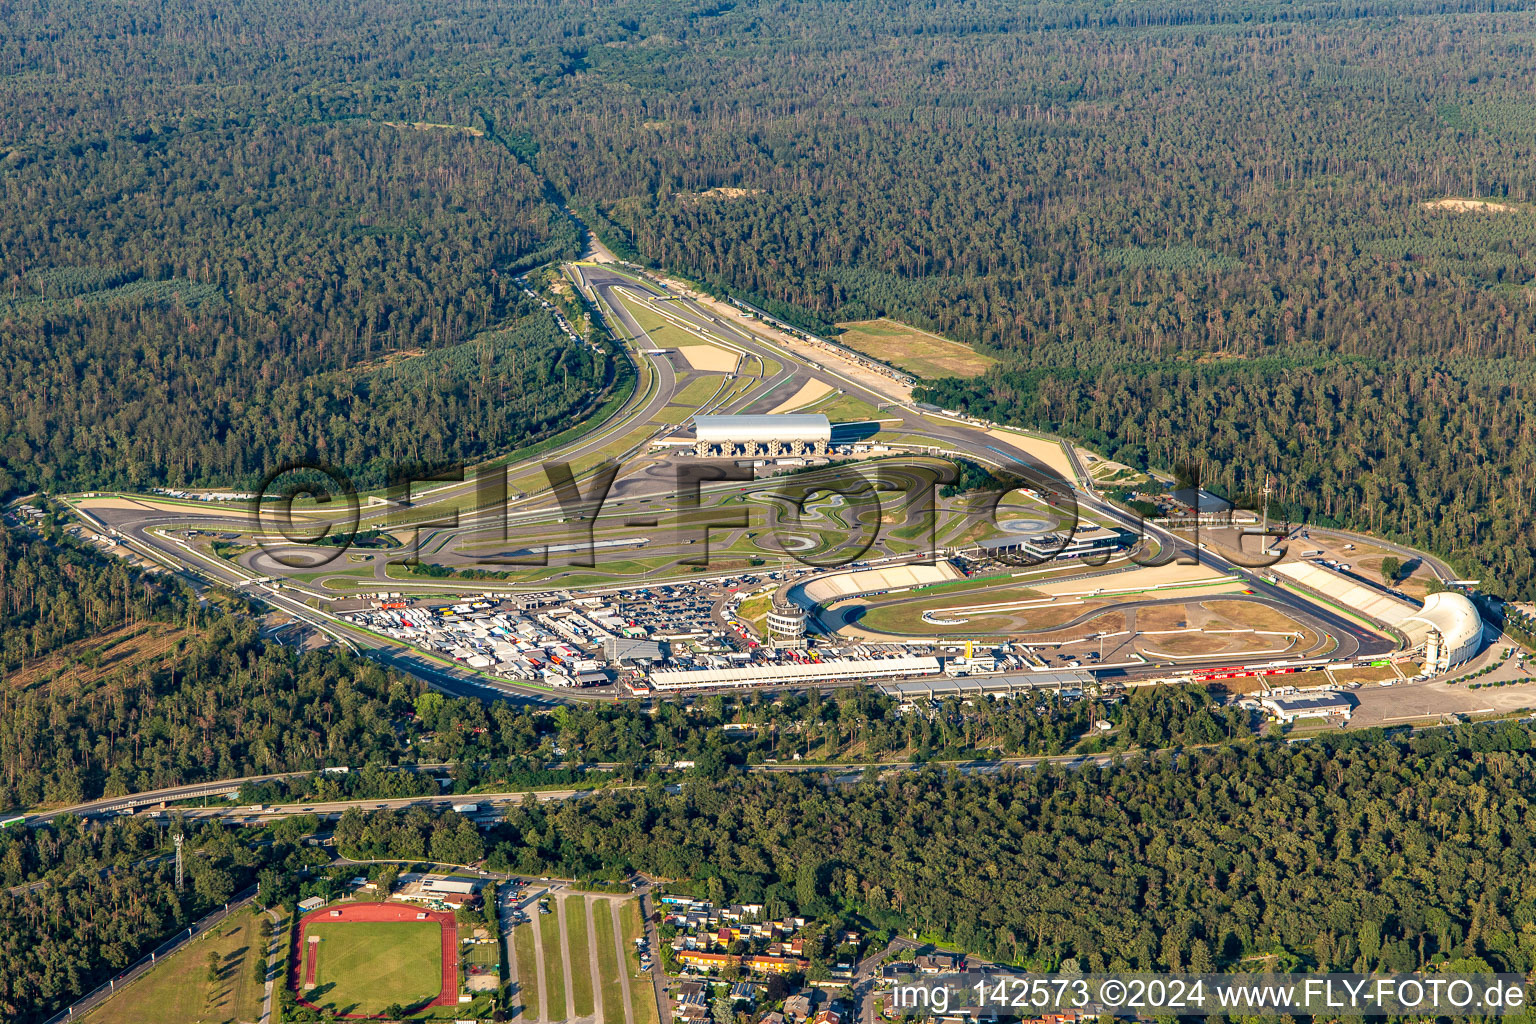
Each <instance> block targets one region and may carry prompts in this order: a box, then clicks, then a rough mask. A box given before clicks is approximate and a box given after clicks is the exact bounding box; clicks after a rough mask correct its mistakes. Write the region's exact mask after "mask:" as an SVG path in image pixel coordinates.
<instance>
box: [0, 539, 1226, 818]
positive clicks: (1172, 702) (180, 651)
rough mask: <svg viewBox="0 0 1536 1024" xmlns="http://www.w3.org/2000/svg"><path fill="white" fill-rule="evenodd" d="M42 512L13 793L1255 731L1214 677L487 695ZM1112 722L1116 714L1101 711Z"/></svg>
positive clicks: (476, 773)
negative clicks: (457, 689)
mask: <svg viewBox="0 0 1536 1024" xmlns="http://www.w3.org/2000/svg"><path fill="white" fill-rule="evenodd" d="M45 529H46V530H47V531H48V537H47V538H46V539H44V538H40V537H38V536H37V535H31V536H24V535H22V534H21V533H20V532H18V531H14V530H3V529H0V599H3V615H0V640H3V649H4V650H5V651H6V652H7V656H8V657H12V658H14V659H15V660H14V662H12V663H11V666H12V668H13V670H14V669H19V668H20V667H21V666H22V664H23V658H22V654H23V653H25V655H26V658H25V664H26V665H28V666H30V667H32V668H34V669H35V668H37V666H38V664H39V659H43V658H47V657H48V656H49V655H51V654H52V653H53V652H56V651H59V650H60V649H62V648H67V653H66V654H64V655H61V656H60V657H59V658H57V659H55V661H56V662H57V664H52V663H49V662H43V666H44V668H46V669H47V671H45V672H42V673H41V674H39V675H38V676H37V677H36V678H35V679H33V678H31V677H25V676H24V677H21V678H22V679H23V680H30V681H24V682H17V675H16V674H14V672H13V673H12V674H8V675H7V677H6V682H7V684H8V685H6V686H4V687H0V809H3V808H15V807H29V806H33V805H37V804H74V803H79V802H82V801H85V800H89V799H94V798H96V797H99V796H104V795H105V796H117V795H121V794H123V793H128V792H139V791H145V790H151V789H158V788H162V787H165V786H173V785H180V784H184V783H190V782H198V781H202V780H209V779H227V778H239V777H242V776H247V775H263V774H269V773H274V772H284V771H301V770H311V769H318V768H324V767H335V766H347V767H349V768H354V769H358V770H357V771H355V772H352V773H349V774H347V775H322V776H317V777H314V778H308V779H304V780H302V781H298V782H291V783H285V784H281V785H278V784H273V785H266V786H256V787H248V788H247V792H246V793H245V798H246V799H249V800H252V801H255V802H262V803H267V802H275V801H277V800H280V799H287V798H289V797H315V798H317V799H320V798H335V799H341V798H346V797H357V798H366V797H390V796H409V795H420V794H423V793H429V792H434V791H435V789H434V787H435V785H436V784H435V783H434V782H432V781H431V780H430V779H428V778H426V777H425V776H422V775H417V774H415V773H410V772H391V771H385V770H384V768H385V766H388V765H396V764H411V763H425V764H432V763H438V762H455V763H456V764H455V766H454V767H453V768H452V769H451V770H450V774H451V775H452V777H453V779H454V786H455V789H456V791H459V792H466V791H469V790H471V789H473V788H476V787H483V786H491V785H494V786H499V787H502V788H514V787H535V786H544V785H561V784H567V785H580V784H582V783H583V776H582V774H581V773H580V771H579V770H578V769H579V765H581V764H582V763H584V762H618V763H621V764H622V765H625V766H628V767H625V768H621V769H620V775H621V776H624V777H629V776H632V775H634V774H635V773H636V772H638V771H640V770H642V768H643V766H647V765H652V764H660V765H663V766H667V765H671V764H672V763H673V762H674V761H679V760H688V761H694V762H696V767H695V769H694V770H695V771H696V773H698V774H702V775H706V776H715V775H719V774H721V773H724V772H727V771H729V770H730V769H731V768H732V766H736V765H744V764H751V763H761V762H764V761H767V760H771V759H777V760H780V761H792V760H794V759H795V758H796V757H799V758H800V759H802V760H813V761H817V760H819V761H836V760H839V759H843V758H856V759H859V760H876V761H881V760H883V761H902V762H905V761H913V760H918V761H922V760H931V759H941V758H942V759H951V758H959V759H963V758H971V757H978V756H989V755H1013V754H1059V753H1066V752H1070V751H1072V750H1075V749H1082V750H1088V751H1094V750H1101V749H1112V748H1117V747H1124V746H1128V745H1137V746H1144V747H1152V746H1166V745H1169V744H1174V743H1184V744H1189V743H1207V742H1214V741H1217V740H1221V739H1225V738H1228V737H1240V736H1243V735H1246V734H1247V732H1248V722H1247V716H1246V715H1245V714H1244V713H1241V712H1239V711H1237V710H1235V709H1221V708H1214V707H1212V706H1211V704H1210V698H1209V696H1208V695H1207V694H1206V693H1205V692H1204V691H1203V690H1199V689H1188V690H1185V689H1175V688H1156V689H1152V690H1145V691H1142V690H1138V691H1134V692H1133V693H1131V694H1130V695H1129V698H1128V699H1126V700H1122V701H1114V702H1109V701H1103V700H1098V699H1088V700H1067V699H1063V698H1060V697H1058V696H1056V695H1054V694H1050V693H1045V692H1042V693H1040V694H1037V695H1026V696H1024V697H1020V698H1016V699H1011V700H1002V701H998V700H993V699H990V698H988V699H980V700H974V701H961V700H958V699H954V698H950V699H946V700H944V701H940V702H937V703H934V704H932V705H930V704H928V703H927V702H922V703H921V704H919V705H917V706H914V707H910V708H903V707H902V706H901V705H900V704H899V703H898V702H897V701H895V700H894V699H892V698H890V697H886V696H884V695H882V694H879V693H876V692H874V691H871V690H868V689H864V688H850V689H847V690H844V691H841V692H839V693H838V694H836V695H829V694H821V693H811V694H789V695H770V694H767V693H758V694H754V695H752V696H749V697H744V698H741V699H737V698H734V697H730V698H728V697H710V698H707V699H703V700H700V701H696V702H693V703H690V704H683V703H679V702H673V701H665V702H660V703H659V704H658V706H657V707H656V708H655V709H654V711H653V710H651V709H649V708H647V707H643V706H637V705H634V704H614V703H592V704H580V705H571V706H562V707H558V708H555V709H554V710H552V711H542V710H536V709H532V708H528V707H514V706H512V705H510V704H507V703H505V702H492V703H489V704H487V703H484V702H482V701H480V700H477V699H474V698H453V697H447V696H445V695H443V694H441V693H436V692H431V691H428V690H427V688H426V686H425V684H423V683H422V682H420V681H419V680H417V679H414V678H412V677H409V676H405V675H401V674H399V673H396V672H394V671H392V670H389V669H386V668H384V667H382V666H380V665H378V664H376V663H374V662H371V661H368V660H366V659H359V658H354V657H352V656H350V655H348V654H347V653H345V652H339V651H329V650H326V651H315V652H310V653H306V654H303V655H299V654H297V653H295V652H294V651H292V650H291V649H289V648H286V647H283V646H282V645H280V644H277V643H274V642H270V641H267V640H265V639H264V638H262V636H261V635H260V633H259V631H258V628H257V625H256V622H255V621H254V620H253V619H252V618H250V617H249V616H248V615H246V614H244V613H243V612H241V611H238V610H237V611H225V610H223V609H222V608H220V607H219V606H218V605H213V604H210V605H207V606H205V607H201V608H198V607H197V606H196V604H195V602H194V601H193V599H192V598H191V597H190V596H189V595H188V594H187V593H186V592H184V591H182V590H180V589H177V588H174V587H172V586H171V585H170V584H169V583H167V582H165V581H164V580H163V579H160V580H157V579H154V578H150V577H146V576H144V575H143V574H141V573H139V572H138V571H137V570H134V569H131V568H129V567H127V566H125V565H123V564H122V563H119V562H116V561H114V560H111V559H108V558H106V557H105V556H103V555H102V554H100V553H99V552H97V551H95V550H93V549H90V548H86V547H84V546H82V545H79V544H77V543H76V542H75V541H73V540H71V539H70V538H69V537H68V536H65V535H63V534H62V532H61V531H59V530H57V529H56V528H54V527H53V526H51V525H48V526H45ZM151 618H154V619H160V620H164V621H166V622H169V623H172V624H180V625H184V626H188V627H189V628H187V630H186V631H185V633H184V634H183V635H182V636H181V637H179V638H178V639H177V640H176V641H175V643H174V644H173V645H172V646H171V647H170V648H169V649H168V650H165V651H163V652H160V653H158V654H156V655H153V656H149V657H145V658H142V659H137V660H134V661H133V662H132V663H131V664H128V665H126V666H125V667H123V668H120V669H116V670H114V669H112V667H111V663H110V660H108V661H105V662H103V661H102V659H101V658H100V657H99V656H98V654H99V649H98V648H97V647H95V646H94V645H93V644H92V643H91V639H92V638H93V637H96V636H99V635H101V634H102V633H103V632H104V631H110V630H113V629H116V628H118V627H120V626H122V625H124V624H132V623H135V622H142V621H145V620H147V619H151ZM194 618H195V625H196V629H192V628H190V626H191V625H192V624H193V622H194ZM69 645H74V646H73V647H70V646H69ZM108 651H109V656H110V648H108ZM1093 721H1107V722H1109V723H1111V725H1112V729H1111V730H1110V731H1109V732H1107V733H1103V732H1100V731H1098V730H1095V729H1091V728H1090V726H1091V723H1092V722H1093ZM727 725H735V726H742V727H745V728H737V729H734V730H730V731H728V730H726V729H725V728H724V726H727ZM557 749H558V750H561V751H563V752H564V753H561V754H557V753H556V750H557ZM370 766H371V767H370Z"/></svg>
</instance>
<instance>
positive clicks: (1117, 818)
mask: <svg viewBox="0 0 1536 1024" xmlns="http://www.w3.org/2000/svg"><path fill="white" fill-rule="evenodd" d="M1532 737H1533V734H1532V732H1531V730H1530V729H1528V728H1527V727H1525V726H1521V725H1516V724H1508V723H1507V724H1501V725H1492V726H1482V727H1471V728H1463V729H1459V730H1455V731H1437V732H1435V733H1431V734H1425V735H1417V736H1412V737H1409V738H1406V739H1401V740H1390V741H1389V740H1386V739H1384V738H1382V737H1380V736H1379V735H1375V736H1373V735H1363V736H1361V737H1358V738H1344V739H1340V740H1337V741H1335V742H1323V741H1318V742H1313V743H1309V744H1305V745H1300V746H1296V745H1287V744H1281V743H1269V742H1249V743H1243V744H1236V745H1224V746H1221V747H1216V748H1207V749H1202V750H1199V751H1193V752H1184V753H1177V754H1175V753H1169V752H1165V753H1160V754H1156V755H1153V756H1151V757H1149V758H1147V759H1145V760H1142V759H1131V760H1129V761H1126V762H1123V763H1120V764H1117V765H1115V766H1113V767H1109V768H1098V767H1089V768H1085V769H1082V770H1080V771H1063V770H1060V769H1057V768H1055V767H1046V768H1041V769H1030V770H1017V771H1013V772H1011V773H1010V774H1007V775H1005V776H1001V777H995V776H961V775H958V774H953V773H946V772H943V771H939V770H932V771H926V772H922V773H919V774H914V775H900V776H896V777H893V778H891V779H890V780H888V781H885V782H880V783H877V782H874V781H869V780H866V781H864V782H862V783H860V784H858V785H854V786H833V787H828V786H824V785H821V784H820V783H818V782H816V781H812V780H809V779H802V778H799V777H783V776H773V777H763V776H755V775H752V776H735V777H732V778H730V779H729V780H726V781H720V782H705V781H695V782H691V783H689V784H688V785H687V786H686V787H685V790H684V792H682V793H681V794H678V795H669V794H667V793H666V792H664V791H663V790H662V789H661V788H660V787H652V788H650V789H648V790H638V791H612V792H607V793H600V794H597V795H595V796H593V797H591V798H587V799H582V800H576V801H568V802H565V803H559V804H540V805H535V804H532V803H525V804H523V805H521V806H519V807H516V808H512V809H511V810H509V812H508V814H507V822H506V825H505V826H504V827H503V828H504V831H503V832H501V833H499V834H498V835H496V836H494V837H493V840H492V847H493V848H492V851H491V854H490V859H489V864H490V865H491V866H493V867H501V868H505V869H508V870H514V871H518V872H522V873H527V874H534V875H544V874H548V875H560V876H573V877H579V878H580V877H587V878H621V877H624V876H625V875H626V874H627V873H628V872H630V871H633V870H640V871H643V872H645V873H647V874H648V875H650V876H652V877H656V878H661V879H681V880H691V881H694V882H698V883H703V882H706V881H708V880H709V879H717V880H718V881H716V882H713V883H710V888H711V891H713V892H715V893H716V894H717V895H718V896H720V897H722V898H724V899H727V900H731V901H747V900H751V901H766V902H768V903H770V904H771V905H774V906H776V907H779V908H782V907H795V908H798V910H799V911H800V912H801V913H805V914H809V915H811V916H815V917H819V918H822V919H824V920H839V919H843V918H845V917H852V918H856V919H863V920H866V921H869V922H871V923H873V924H875V925H876V926H878V927H883V928H891V929H895V930H897V931H899V932H902V933H906V932H908V931H917V932H919V933H922V934H927V935H932V936H937V937H942V938H945V939H948V940H950V941H953V942H955V943H957V944H958V945H960V946H962V947H964V948H965V949H968V950H972V951H975V952H978V953H981V954H983V955H985V956H988V957H992V958H995V959H998V960H1002V961H1008V962H1014V963H1018V964H1021V965H1026V966H1030V967H1036V968H1046V969H1052V968H1055V967H1056V966H1057V965H1059V964H1060V963H1061V962H1062V960H1064V959H1065V958H1067V957H1075V958H1076V959H1077V960H1078V962H1079V963H1080V964H1081V965H1082V967H1083V969H1084V970H1087V971H1104V970H1110V971H1124V970H1142V971H1148V970H1173V971H1183V970H1189V971H1205V970H1212V969H1221V970H1225V969H1233V968H1236V967H1237V965H1239V964H1241V963H1243V961H1244V958H1246V957H1250V956H1265V957H1270V958H1271V959H1270V961H1269V964H1270V965H1271V966H1272V967H1274V968H1275V969H1277V970H1282V971H1283V970H1288V969H1292V968H1296V967H1300V966H1308V967H1315V968H1316V969H1319V970H1335V971H1362V972H1370V971H1377V970H1385V971H1394V972H1407V971H1413V970H1418V969H1420V968H1422V967H1426V966H1429V967H1431V968H1432V967H1433V966H1434V965H1440V964H1445V963H1446V962H1447V961H1457V960H1465V959H1467V958H1474V959H1481V960H1485V961H1486V962H1487V963H1488V964H1491V965H1493V966H1494V967H1496V968H1498V969H1501V970H1509V971H1514V972H1525V971H1528V970H1530V969H1531V968H1532V966H1533V965H1536V929H1533V925H1536V911H1533V908H1536V876H1533V875H1532V873H1531V872H1530V871H1529V870H1528V865H1529V864H1530V863H1531V861H1532V859H1533V858H1536V840H1533V835H1536V816H1533V815H1536V812H1533V802H1536V778H1533V777H1532V775H1531V772H1530V770H1529V765H1528V761H1529V757H1528V754H1529V750H1530V747H1531V742H1532Z"/></svg>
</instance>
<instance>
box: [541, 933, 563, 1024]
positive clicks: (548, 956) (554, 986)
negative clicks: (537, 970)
mask: <svg viewBox="0 0 1536 1024" xmlns="http://www.w3.org/2000/svg"><path fill="white" fill-rule="evenodd" d="M549 909H550V912H549V913H548V914H539V913H538V911H537V910H535V911H534V913H535V914H538V917H539V941H540V943H541V944H542V945H543V947H544V984H545V985H547V986H549V991H548V992H546V993H543V995H544V998H545V1003H544V1006H545V1012H544V1013H543V1014H541V1016H542V1017H543V1018H545V1019H547V1020H564V1019H565V967H564V966H563V965H564V963H565V952H564V949H563V948H562V946H561V943H560V921H559V915H557V914H556V913H555V912H554V909H555V908H554V907H550V908H549Z"/></svg>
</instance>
